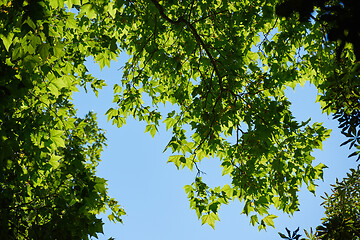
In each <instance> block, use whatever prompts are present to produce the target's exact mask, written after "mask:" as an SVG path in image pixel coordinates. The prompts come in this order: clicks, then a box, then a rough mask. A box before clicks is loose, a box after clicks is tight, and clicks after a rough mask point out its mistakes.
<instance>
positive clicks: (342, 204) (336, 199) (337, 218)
mask: <svg viewBox="0 0 360 240" xmlns="http://www.w3.org/2000/svg"><path fill="white" fill-rule="evenodd" d="M350 172H351V174H350V173H348V174H347V176H348V177H347V178H344V179H343V180H342V181H341V182H339V181H336V184H335V185H333V186H332V187H333V189H332V192H333V193H332V194H331V195H328V194H326V197H325V198H324V199H325V201H324V202H323V204H322V205H323V206H324V207H325V210H326V211H325V214H326V217H325V218H323V223H322V225H320V226H318V227H317V232H318V236H319V237H320V239H324V240H328V239H335V240H340V239H354V240H355V239H360V182H359V179H360V165H359V166H358V168H357V169H356V170H355V169H350Z"/></svg>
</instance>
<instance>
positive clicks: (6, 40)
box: [0, 32, 14, 51]
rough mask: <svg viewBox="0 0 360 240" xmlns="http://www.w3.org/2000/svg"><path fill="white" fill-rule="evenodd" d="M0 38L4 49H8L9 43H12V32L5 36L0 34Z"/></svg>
mask: <svg viewBox="0 0 360 240" xmlns="http://www.w3.org/2000/svg"><path fill="white" fill-rule="evenodd" d="M0 38H1V40H2V42H3V44H4V46H5V49H6V50H7V51H9V48H10V46H11V44H12V43H13V38H14V33H13V32H10V33H8V34H7V35H6V36H4V35H3V34H0Z"/></svg>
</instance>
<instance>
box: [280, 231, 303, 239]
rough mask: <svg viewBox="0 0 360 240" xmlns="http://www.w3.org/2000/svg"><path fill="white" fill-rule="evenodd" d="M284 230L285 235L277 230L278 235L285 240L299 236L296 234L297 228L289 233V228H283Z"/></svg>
mask: <svg viewBox="0 0 360 240" xmlns="http://www.w3.org/2000/svg"><path fill="white" fill-rule="evenodd" d="M285 229H286V232H287V234H288V235H287V236H286V235H285V234H283V233H280V232H279V235H280V237H281V238H282V239H287V240H299V237H301V235H300V234H298V231H299V228H297V229H296V230H295V231H293V233H292V234H291V232H290V230H289V229H287V228H285Z"/></svg>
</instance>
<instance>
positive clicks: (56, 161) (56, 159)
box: [49, 155, 61, 169]
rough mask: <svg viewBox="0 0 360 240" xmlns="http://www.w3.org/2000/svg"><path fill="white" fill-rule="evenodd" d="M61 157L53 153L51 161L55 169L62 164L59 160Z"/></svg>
mask: <svg viewBox="0 0 360 240" xmlns="http://www.w3.org/2000/svg"><path fill="white" fill-rule="evenodd" d="M60 159H61V156H56V155H51V158H50V161H49V163H50V165H51V166H52V167H53V168H54V169H56V168H58V167H59V165H60V162H59V160H60Z"/></svg>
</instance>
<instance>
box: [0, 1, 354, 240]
mask: <svg viewBox="0 0 360 240" xmlns="http://www.w3.org/2000/svg"><path fill="white" fill-rule="evenodd" d="M300 2H301V1H300ZM304 2H305V1H304ZM344 2H348V1H344ZM281 3H282V1H278V0H266V1H265V0H246V1H245V0H244V1H232V0H214V1H194V0H178V1H175V0H171V1H158V0H137V1H129V0H127V1H125V0H116V1H106V0H101V1H99V0H97V1H94V0H66V1H63V0H16V1H10V0H3V1H1V3H0V26H1V28H0V39H1V41H0V48H1V52H0V66H1V68H0V69H1V70H0V71H1V75H0V99H1V105H0V140H1V145H0V164H1V166H0V169H1V170H0V171H1V174H0V177H1V181H0V184H1V197H0V201H1V203H2V204H1V208H0V211H1V212H0V218H1V219H0V222H1V226H2V229H1V234H2V235H3V236H10V238H14V239H19V238H20V239H21V238H24V239H25V238H34V239H39V238H46V239H51V238H55V236H56V237H57V238H59V232H64V234H62V236H63V238H64V239H69V237H70V238H71V237H72V238H87V237H88V236H89V235H90V236H97V233H99V232H102V222H101V220H100V219H97V217H96V214H98V213H99V212H101V211H105V209H106V208H110V209H111V210H112V213H111V215H109V218H110V219H111V220H115V221H121V215H122V214H124V210H123V209H122V208H121V207H120V206H119V205H118V203H117V201H116V200H115V199H112V198H110V196H108V194H107V188H106V181H105V180H104V179H102V178H99V177H96V175H95V170H96V165H97V162H98V161H99V160H100V152H101V150H102V147H103V146H104V144H105V136H104V134H103V132H102V130H101V129H99V128H98V127H97V125H96V118H95V115H94V114H93V113H89V114H88V115H87V116H86V117H85V118H84V119H80V118H79V117H77V116H76V110H75V109H74V106H73V104H72V102H71V96H72V93H73V92H74V91H77V89H78V88H79V87H85V88H89V85H90V87H91V89H92V90H93V91H94V92H95V93H97V91H99V90H100V89H101V88H102V86H104V85H105V81H104V80H101V79H96V78H94V77H92V76H91V74H90V73H89V72H88V71H87V69H86V66H85V65H84V63H85V61H86V59H87V57H93V59H94V60H95V61H96V62H98V63H99V65H100V67H101V68H103V67H104V66H110V61H111V60H116V58H117V57H119V56H121V54H125V53H127V54H128V55H130V56H131V58H130V59H129V60H128V62H127V63H126V64H125V66H124V68H123V77H122V79H119V83H118V84H116V85H115V87H114V102H115V103H117V105H118V107H117V108H111V109H109V110H108V111H107V116H108V119H109V120H111V121H112V123H113V124H116V125H117V126H118V127H121V126H122V125H123V124H125V123H126V119H127V118H128V117H130V116H132V117H134V118H136V119H138V120H139V121H145V122H146V123H147V126H146V131H147V132H149V133H150V134H151V135H152V136H154V135H155V134H156V132H157V128H158V126H159V125H160V124H165V125H166V128H167V129H168V130H169V131H171V132H172V138H171V139H169V143H168V145H167V147H166V149H165V150H169V151H171V152H172V155H171V156H170V158H169V160H168V161H169V162H171V163H173V164H174V165H175V166H176V167H177V168H184V167H186V168H189V169H190V170H194V171H195V172H196V177H195V180H194V182H193V183H192V184H190V185H187V186H185V192H186V194H187V196H188V198H189V201H190V207H191V208H192V209H194V210H195V211H196V213H197V215H198V217H199V218H200V219H201V221H202V223H203V224H204V223H207V224H209V225H210V226H212V227H214V226H215V221H216V220H219V218H218V211H219V208H220V206H221V205H222V204H227V203H228V202H229V200H235V199H238V200H239V201H243V202H244V203H245V205H244V209H243V213H245V214H246V215H250V221H251V223H252V224H253V225H257V226H258V227H259V229H264V228H266V226H268V225H270V226H274V224H273V219H274V218H275V217H276V216H275V215H274V214H272V213H271V212H270V211H269V209H270V206H273V207H275V208H276V209H278V210H280V211H283V212H285V213H288V214H292V213H294V212H295V211H297V210H298V205H299V201H298V195H297V193H298V191H299V189H300V187H301V186H302V185H303V184H306V185H307V187H308V189H309V191H311V192H314V191H315V186H316V183H315V181H316V180H318V179H322V176H323V169H324V168H325V167H326V166H325V165H324V164H322V163H321V164H318V165H316V166H314V165H313V164H312V162H313V160H314V157H313V156H312V155H311V154H312V152H313V151H314V150H315V149H321V147H322V142H323V141H324V140H325V139H326V138H327V137H328V136H329V134H330V130H328V129H325V128H324V127H323V126H322V125H321V123H314V124H309V122H310V121H306V122H297V121H296V120H295V119H294V117H293V115H292V113H291V111H290V108H289V107H290V102H289V101H288V99H287V97H286V96H285V94H284V90H285V89H287V88H288V87H292V88H294V87H295V86H296V85H297V84H301V85H302V84H304V83H305V81H310V82H311V83H312V84H314V85H315V86H316V87H317V88H318V90H319V98H318V100H319V101H320V103H321V105H322V107H323V110H324V111H325V112H327V113H335V114H336V115H335V116H336V117H337V118H338V119H339V121H340V123H341V124H342V125H340V126H341V127H342V128H344V134H348V135H347V136H349V141H347V142H345V144H346V143H350V144H351V146H352V147H355V148H357V149H359V145H358V144H359V139H358V115H357V114H358V111H359V100H358V98H359V81H358V74H359V70H358V69H359V67H358V62H356V60H357V58H358V52H357V51H354V50H353V49H355V50H356V49H357V46H355V45H354V42H352V41H350V40H349V38H344V37H343V38H340V40H342V41H340V42H341V43H340V45H339V44H338V43H337V42H335V41H328V40H334V39H335V38H331V37H328V39H327V36H329V35H328V34H329V32H331V31H333V32H334V31H335V32H336V30H334V29H339V28H341V27H342V25H340V26H337V25H335V27H334V24H335V23H334V22H333V21H336V18H330V20H329V19H326V18H325V20H324V16H328V15H331V16H333V15H334V16H336V11H335V10H334V12H335V13H332V12H331V9H330V10H329V8H328V7H324V5H319V4H318V5H316V6H318V7H321V6H323V8H322V9H321V8H317V11H318V14H317V15H316V14H315V15H314V16H312V18H313V19H312V21H307V20H308V15H306V17H302V16H303V15H301V14H285V15H286V16H285V17H282V15H281V11H280V13H279V8H276V6H277V5H279V4H281ZM328 4H329V5H326V6H334V8H333V9H337V8H339V7H340V8H341V7H343V8H344V6H348V5H347V3H342V1H329V2H328ZM336 7H337V8H336ZM313 9H314V5H311V10H313ZM296 11H297V9H295V10H294V11H293V12H296ZM311 12H312V11H310V13H311ZM329 12H330V13H329ZM338 12H339V11H338ZM297 15H300V18H299V17H298V16H297ZM299 19H300V21H299ZM334 19H335V20H334ZM327 23H329V24H328V25H326V24H327ZM351 32H352V31H351ZM330 35H331V34H330ZM341 36H342V35H341ZM347 36H348V35H346V36H345V37H347ZM339 83H341V84H339ZM145 99H150V100H151V101H150V102H149V101H145ZM161 105H166V108H165V111H166V112H164V111H160V110H158V109H159V107H160V106H161ZM358 154H359V151H356V152H355V153H354V155H358ZM204 158H219V159H220V161H221V166H219V167H222V169H223V174H224V175H228V176H229V177H230V179H231V184H229V185H225V186H208V185H207V184H206V183H205V182H204V181H203V180H202V178H201V175H202V171H201V169H200V168H199V167H198V163H199V162H200V161H201V160H202V159H204ZM68 219H79V221H75V222H76V224H79V225H76V226H75V227H74V226H73V227H72V228H71V230H70V229H68V228H67V227H66V226H67V224H69V221H68ZM80 219H81V221H80ZM73 222H74V221H72V224H73ZM39 229H41V231H40V230H39ZM64 229H65V230H66V231H64Z"/></svg>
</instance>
